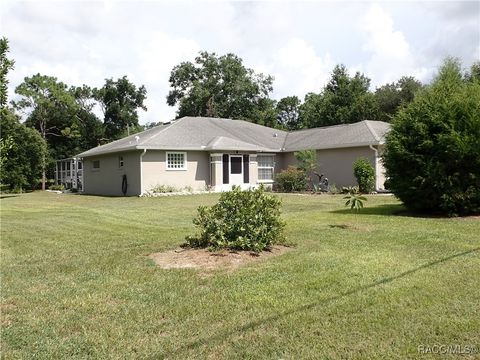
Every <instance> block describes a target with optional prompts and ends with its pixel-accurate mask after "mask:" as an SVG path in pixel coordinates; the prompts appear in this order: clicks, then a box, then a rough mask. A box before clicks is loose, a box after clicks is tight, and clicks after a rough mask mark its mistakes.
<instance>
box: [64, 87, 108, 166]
mask: <svg viewBox="0 0 480 360" xmlns="http://www.w3.org/2000/svg"><path fill="white" fill-rule="evenodd" d="M69 91H70V93H71V94H72V95H73V97H74V98H75V101H76V103H77V105H78V111H77V114H76V116H75V120H76V121H75V122H74V124H78V127H79V131H80V134H81V138H80V144H79V146H80V150H81V151H84V150H88V149H90V148H92V147H95V146H98V145H101V144H102V143H103V142H104V141H106V140H107V139H106V138H105V128H104V126H103V122H102V121H101V120H100V119H99V118H98V117H97V116H96V115H95V114H94V112H93V109H94V107H95V106H96V105H97V103H96V100H95V97H94V90H93V89H92V88H90V87H89V86H87V85H82V86H77V87H75V86H72V87H71V88H70V90H69ZM74 124H72V125H74ZM72 155H73V154H72ZM69 156H71V155H69Z"/></svg>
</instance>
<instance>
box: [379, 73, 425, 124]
mask: <svg viewBox="0 0 480 360" xmlns="http://www.w3.org/2000/svg"><path fill="white" fill-rule="evenodd" d="M421 88H422V83H421V82H420V81H418V80H416V79H415V78H414V77H411V76H403V77H402V78H400V80H398V81H396V82H392V83H390V84H385V85H383V86H381V87H379V88H378V89H377V90H376V91H375V97H376V99H377V102H378V106H379V110H380V114H379V118H380V120H382V121H390V120H391V118H392V116H393V115H395V114H396V112H397V111H398V108H399V107H400V106H401V105H406V104H408V103H410V102H411V101H412V100H413V97H414V95H415V93H416V92H417V91H418V90H420V89H421Z"/></svg>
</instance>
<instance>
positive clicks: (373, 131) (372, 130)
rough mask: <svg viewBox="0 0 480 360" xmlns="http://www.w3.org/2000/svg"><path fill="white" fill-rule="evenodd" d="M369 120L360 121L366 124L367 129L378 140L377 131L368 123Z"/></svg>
mask: <svg viewBox="0 0 480 360" xmlns="http://www.w3.org/2000/svg"><path fill="white" fill-rule="evenodd" d="M369 121H370V120H363V121H362V122H363V123H365V125H366V126H367V129H368V130H370V132H371V133H372V135H373V138H374V139H375V141H378V142H380V137H379V136H378V134H377V132H376V131H375V130H374V129H373V127H372V125H370V123H369Z"/></svg>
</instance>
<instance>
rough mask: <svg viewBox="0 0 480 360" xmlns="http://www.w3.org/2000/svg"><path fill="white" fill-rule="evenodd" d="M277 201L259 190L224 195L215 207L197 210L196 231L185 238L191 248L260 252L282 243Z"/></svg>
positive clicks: (282, 225)
mask: <svg viewBox="0 0 480 360" xmlns="http://www.w3.org/2000/svg"><path fill="white" fill-rule="evenodd" d="M280 204H281V203H280V200H279V199H278V197H276V196H275V195H271V194H267V193H266V192H265V189H264V188H263V187H260V188H258V189H255V190H245V191H242V190H240V188H239V187H235V186H234V187H233V188H232V191H228V192H224V193H222V194H221V196H220V200H219V201H218V203H217V204H215V205H213V206H211V207H207V206H200V207H199V208H198V216H197V217H196V218H195V219H194V220H193V223H194V224H195V226H196V227H197V229H198V233H197V234H196V235H194V236H187V238H186V240H187V244H188V245H189V246H192V247H210V248H213V249H220V248H224V249H237V250H253V251H262V250H264V249H268V248H270V247H271V246H272V245H273V244H274V243H276V242H280V241H283V240H284V235H283V228H284V222H283V221H282V220H281V219H280Z"/></svg>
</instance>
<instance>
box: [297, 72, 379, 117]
mask: <svg viewBox="0 0 480 360" xmlns="http://www.w3.org/2000/svg"><path fill="white" fill-rule="evenodd" d="M369 87H370V79H369V78H368V77H366V76H365V75H363V74H360V73H359V72H357V73H356V74H355V75H354V76H353V77H351V76H349V75H348V71H347V68H346V67H345V66H344V65H337V66H335V68H334V69H333V72H332V75H331V79H330V81H329V82H328V83H327V85H326V86H325V87H324V89H323V91H322V93H321V94H307V95H306V97H305V101H304V103H303V104H302V106H301V107H300V121H301V122H302V123H303V124H305V126H306V127H318V126H326V125H336V124H349V123H354V122H357V121H361V120H365V119H376V118H377V117H378V106H377V103H376V100H375V97H374V95H373V94H372V93H371V92H369Z"/></svg>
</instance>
